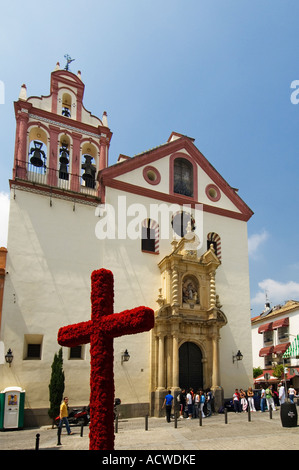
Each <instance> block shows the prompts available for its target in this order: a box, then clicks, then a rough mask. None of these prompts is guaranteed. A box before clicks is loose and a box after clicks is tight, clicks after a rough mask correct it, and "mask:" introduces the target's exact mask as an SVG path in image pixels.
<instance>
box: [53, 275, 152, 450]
mask: <svg viewBox="0 0 299 470" xmlns="http://www.w3.org/2000/svg"><path fill="white" fill-rule="evenodd" d="M113 295H114V294H113V274H112V272H111V271H108V270H106V269H99V270H97V271H93V273H92V275H91V320H89V321H87V322H82V323H77V324H74V325H70V326H65V327H63V328H60V330H59V331H58V343H59V344H60V345H61V346H68V347H74V346H78V345H81V344H87V343H90V358H91V359H90V364H91V370H90V432H89V449H90V450H113V449H114V429H113V405H114V374H113V339H114V338H116V337H119V336H123V335H130V334H136V333H141V332H142V331H148V330H151V329H152V328H153V326H154V312H153V310H152V309H150V308H148V307H137V308H134V309H132V310H125V311H123V312H121V313H113Z"/></svg>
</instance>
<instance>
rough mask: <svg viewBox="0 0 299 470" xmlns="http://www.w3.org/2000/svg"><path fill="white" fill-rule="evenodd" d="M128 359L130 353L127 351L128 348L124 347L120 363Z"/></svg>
mask: <svg viewBox="0 0 299 470" xmlns="http://www.w3.org/2000/svg"><path fill="white" fill-rule="evenodd" d="M129 359H130V354H129V353H128V350H127V349H126V350H125V351H124V352H123V353H122V354H121V363H123V362H128V360H129Z"/></svg>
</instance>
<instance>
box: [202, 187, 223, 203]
mask: <svg viewBox="0 0 299 470" xmlns="http://www.w3.org/2000/svg"><path fill="white" fill-rule="evenodd" d="M210 189H214V191H216V196H215V197H212V196H211V195H210V193H209V192H210ZM206 195H207V197H208V198H209V199H210V201H213V202H217V201H219V199H220V198H221V192H220V189H219V188H218V186H216V184H208V185H207V186H206Z"/></svg>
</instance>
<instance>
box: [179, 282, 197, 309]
mask: <svg viewBox="0 0 299 470" xmlns="http://www.w3.org/2000/svg"><path fill="white" fill-rule="evenodd" d="M182 299H183V303H187V304H192V305H196V304H199V303H200V299H199V283H198V280H197V279H196V277H194V276H187V277H185V278H184V279H183V281H182Z"/></svg>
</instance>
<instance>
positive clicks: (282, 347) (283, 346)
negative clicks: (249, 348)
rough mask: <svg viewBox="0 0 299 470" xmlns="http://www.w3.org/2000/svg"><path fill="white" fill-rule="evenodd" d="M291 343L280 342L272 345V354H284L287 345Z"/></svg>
mask: <svg viewBox="0 0 299 470" xmlns="http://www.w3.org/2000/svg"><path fill="white" fill-rule="evenodd" d="M290 344H291V343H282V344H277V345H276V346H274V348H273V353H274V354H278V355H280V354H284V353H285V352H286V350H287V349H288V347H289V346H290Z"/></svg>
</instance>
